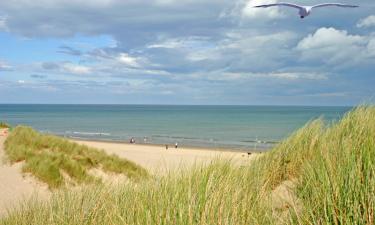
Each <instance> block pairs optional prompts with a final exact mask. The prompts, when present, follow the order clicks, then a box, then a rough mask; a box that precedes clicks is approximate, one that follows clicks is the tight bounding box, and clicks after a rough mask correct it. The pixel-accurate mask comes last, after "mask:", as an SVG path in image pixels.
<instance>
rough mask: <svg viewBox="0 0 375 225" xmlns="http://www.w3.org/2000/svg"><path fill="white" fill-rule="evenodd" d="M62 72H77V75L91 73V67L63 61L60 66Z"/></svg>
mask: <svg viewBox="0 0 375 225" xmlns="http://www.w3.org/2000/svg"><path fill="white" fill-rule="evenodd" d="M62 70H63V72H67V73H71V74H77V75H84V74H89V73H91V68H90V67H87V66H82V65H76V64H71V63H65V64H64V65H63V66H62Z"/></svg>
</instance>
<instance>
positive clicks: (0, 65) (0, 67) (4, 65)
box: [0, 60, 12, 71]
mask: <svg viewBox="0 0 375 225" xmlns="http://www.w3.org/2000/svg"><path fill="white" fill-rule="evenodd" d="M11 69H12V67H11V66H10V65H9V64H7V63H6V62H2V61H1V60H0V71H9V70H11Z"/></svg>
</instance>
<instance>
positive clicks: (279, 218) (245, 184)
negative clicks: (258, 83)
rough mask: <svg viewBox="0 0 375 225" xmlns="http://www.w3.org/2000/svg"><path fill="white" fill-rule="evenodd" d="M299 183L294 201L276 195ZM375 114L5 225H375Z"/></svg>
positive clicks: (99, 190) (79, 198)
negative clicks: (253, 155) (245, 157)
mask: <svg viewBox="0 0 375 225" xmlns="http://www.w3.org/2000/svg"><path fill="white" fill-rule="evenodd" d="M285 183H292V184H293V185H292V186H290V188H289V189H290V193H291V195H292V198H291V201H281V203H282V204H281V205H280V204H276V200H277V199H275V198H274V197H273V196H274V194H275V192H276V190H278V189H279V188H280V187H283V186H284V185H285ZM374 193H375V107H372V106H363V107H358V108H357V109H355V110H353V111H352V112H350V113H348V114H347V115H346V116H345V117H344V118H343V119H342V120H341V121H340V122H338V123H336V124H324V123H323V121H322V120H315V121H312V122H310V123H309V124H307V125H306V126H304V127H303V128H301V129H300V130H298V131H296V132H295V133H294V134H293V135H291V136H290V137H289V138H288V139H286V140H285V141H283V142H282V143H280V144H279V145H278V146H276V147H275V148H274V149H273V150H272V151H270V152H268V153H265V154H263V155H262V156H261V157H258V158H257V159H256V160H255V161H252V162H249V164H248V165H245V166H237V165H234V164H233V163H231V162H230V161H223V160H217V161H214V162H212V163H211V164H210V165H208V166H200V165H196V166H195V167H194V168H192V169H190V170H185V171H179V172H170V174H168V175H166V176H163V177H161V178H158V179H151V180H146V181H141V182H140V183H137V184H132V183H129V184H126V185H119V186H115V187H107V186H103V185H93V186H91V187H89V188H85V189H83V190H80V191H69V190H65V191H62V192H60V193H56V194H55V195H54V196H53V197H52V198H51V200H50V201H49V202H38V201H37V200H33V201H30V202H26V203H25V204H24V205H23V206H22V207H21V208H19V209H18V210H15V211H13V213H11V214H10V215H9V216H8V217H7V218H4V219H3V220H2V221H0V223H1V224H6V225H8V224H9V225H11V224H98V225H99V224H142V225H143V224H215V225H216V224H233V225H241V224H244V225H245V224H246V225H247V224H374V216H375V214H374V213H375V212H374V209H375V195H374Z"/></svg>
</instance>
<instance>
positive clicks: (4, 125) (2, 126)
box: [0, 122, 10, 129]
mask: <svg viewBox="0 0 375 225" xmlns="http://www.w3.org/2000/svg"><path fill="white" fill-rule="evenodd" d="M3 128H10V126H9V124H7V123H4V122H0V129H3Z"/></svg>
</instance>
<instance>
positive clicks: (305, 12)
mask: <svg viewBox="0 0 375 225" xmlns="http://www.w3.org/2000/svg"><path fill="white" fill-rule="evenodd" d="M272 6H287V7H292V8H295V9H298V10H299V15H300V17H301V19H303V18H305V17H307V16H309V15H310V13H311V11H312V9H315V8H322V7H328V6H338V7H346V8H356V7H359V6H358V5H348V4H341V3H324V4H319V5H314V6H302V5H296V4H292V3H286V2H280V3H275V4H265V5H257V6H254V8H268V7H272Z"/></svg>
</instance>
